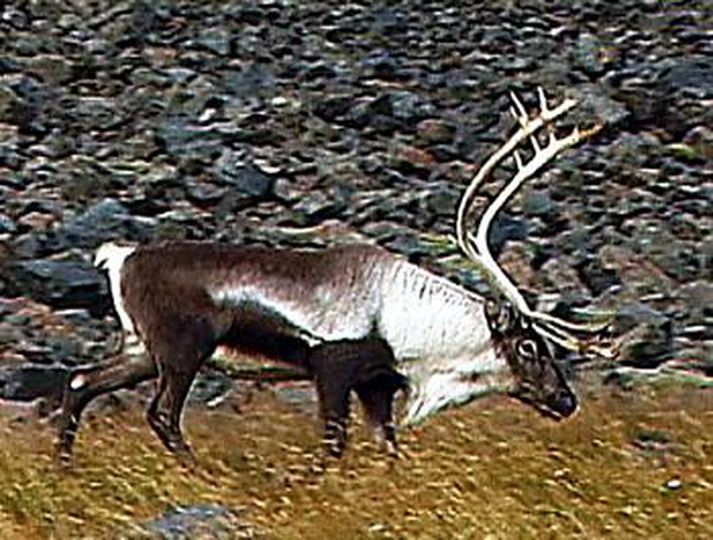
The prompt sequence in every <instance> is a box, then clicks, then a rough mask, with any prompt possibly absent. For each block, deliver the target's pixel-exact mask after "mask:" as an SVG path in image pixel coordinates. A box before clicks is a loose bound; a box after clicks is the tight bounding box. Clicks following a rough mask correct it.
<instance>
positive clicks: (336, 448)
mask: <svg viewBox="0 0 713 540" xmlns="http://www.w3.org/2000/svg"><path fill="white" fill-rule="evenodd" d="M393 363H394V357H393V353H392V351H391V349H390V348H389V347H388V345H387V344H386V343H385V342H384V341H382V340H380V339H377V338H365V339H362V340H341V341H334V342H329V343H324V344H321V345H318V346H316V347H315V348H313V349H312V351H311V353H310V359H309V364H310V369H311V370H312V373H313V374H314V377H315V379H316V384H317V393H318V395H319V404H320V412H321V415H322V419H323V421H324V430H325V433H324V445H325V449H326V450H327V452H328V453H329V454H330V455H333V456H337V457H338V456H340V455H341V454H342V452H343V451H344V448H345V447H346V442H347V421H348V418H349V394H350V392H351V391H352V390H355V391H356V393H357V395H358V396H359V398H360V400H361V402H362V404H363V406H364V410H365V412H366V415H367V418H368V419H369V421H370V423H371V425H372V426H373V427H374V428H375V429H376V431H377V433H378V434H379V436H380V437H381V438H382V439H383V441H384V443H385V444H386V447H387V450H388V451H389V453H391V454H392V455H393V454H395V453H396V432H395V428H394V422H393V399H394V395H395V393H396V392H397V391H398V390H399V389H402V388H404V387H405V379H404V377H403V376H402V375H400V374H398V373H397V372H396V371H394V369H393V368H392V365H393Z"/></svg>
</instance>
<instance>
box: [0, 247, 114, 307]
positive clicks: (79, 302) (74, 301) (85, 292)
mask: <svg viewBox="0 0 713 540" xmlns="http://www.w3.org/2000/svg"><path fill="white" fill-rule="evenodd" d="M1 271H2V274H3V278H4V279H5V281H6V283H7V285H6V288H7V292H6V294H8V295H9V296H26V297H29V298H32V299H33V300H35V301H37V302H41V303H43V304H47V305H49V306H52V307H53V308H57V309H64V308H86V309H88V310H89V311H90V312H91V313H92V314H93V315H95V316H97V315H103V314H105V313H106V312H107V311H108V309H109V298H108V291H107V288H106V282H105V280H104V279H103V278H102V277H101V276H100V274H99V273H98V272H97V271H96V270H95V269H94V268H92V266H91V265H90V264H89V263H87V262H76V261H54V260H47V259H35V260H28V261H17V262H13V263H10V264H8V265H7V266H6V267H4V268H3V269H2V270H1Z"/></svg>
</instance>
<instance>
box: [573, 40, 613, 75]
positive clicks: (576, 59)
mask: <svg viewBox="0 0 713 540" xmlns="http://www.w3.org/2000/svg"><path fill="white" fill-rule="evenodd" d="M603 48H604V47H603V44H602V43H601V42H600V41H599V39H597V37H596V36H593V35H592V34H582V35H580V36H579V39H578V40H577V45H576V47H575V48H574V49H573V50H572V64H573V65H574V67H575V68H577V69H580V70H581V71H583V72H584V73H586V74H587V75H588V76H590V77H598V76H600V75H602V74H603V73H604V71H605V70H606V66H605V64H604V62H603V61H602V60H603V58H604V55H603V52H604V51H603Z"/></svg>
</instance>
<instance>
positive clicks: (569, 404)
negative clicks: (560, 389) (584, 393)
mask: <svg viewBox="0 0 713 540" xmlns="http://www.w3.org/2000/svg"><path fill="white" fill-rule="evenodd" d="M577 406H578V404H577V398H576V397H575V395H574V394H570V393H566V394H561V395H560V396H559V397H558V398H557V401H555V403H554V409H555V410H556V411H557V412H558V413H559V414H561V415H562V416H563V417H567V416H570V415H571V414H572V413H573V412H574V411H576V410H577Z"/></svg>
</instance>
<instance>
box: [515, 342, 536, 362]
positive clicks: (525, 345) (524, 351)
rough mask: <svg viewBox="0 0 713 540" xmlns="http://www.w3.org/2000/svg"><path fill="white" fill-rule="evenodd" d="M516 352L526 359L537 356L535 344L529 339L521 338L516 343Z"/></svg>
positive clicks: (532, 358)
mask: <svg viewBox="0 0 713 540" xmlns="http://www.w3.org/2000/svg"><path fill="white" fill-rule="evenodd" d="M517 354H518V355H520V356H522V357H523V358H525V359H527V360H534V359H535V358H537V344H536V343H535V342H534V341H533V340H531V339H523V340H522V341H521V342H520V343H518V344H517Z"/></svg>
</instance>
